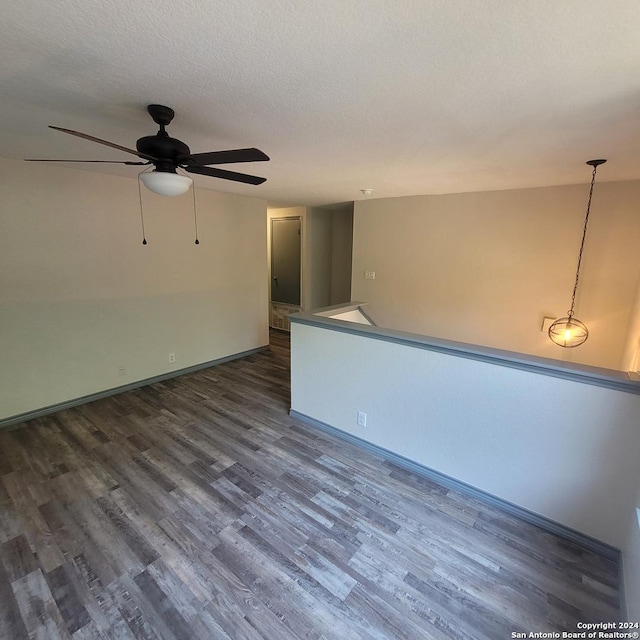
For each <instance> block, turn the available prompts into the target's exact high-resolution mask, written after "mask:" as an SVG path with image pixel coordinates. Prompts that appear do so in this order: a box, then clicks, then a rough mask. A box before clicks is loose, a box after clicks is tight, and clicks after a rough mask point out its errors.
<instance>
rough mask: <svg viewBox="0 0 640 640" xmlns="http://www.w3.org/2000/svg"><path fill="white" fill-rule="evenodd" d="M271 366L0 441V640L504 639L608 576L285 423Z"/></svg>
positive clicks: (90, 408) (587, 605) (505, 521)
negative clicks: (0, 639) (59, 639)
mask: <svg viewBox="0 0 640 640" xmlns="http://www.w3.org/2000/svg"><path fill="white" fill-rule="evenodd" d="M288 355H289V353H288V340H287V336H286V334H282V333H276V332H274V333H273V336H272V346H271V348H270V350H269V351H265V352H262V353H258V354H256V355H253V356H251V357H248V358H245V359H243V360H236V361H233V362H229V363H226V364H223V365H220V366H217V367H214V368H211V369H207V370H204V371H201V372H198V373H194V374H190V375H186V376H183V377H181V378H177V379H174V380H170V381H167V382H163V383H159V384H154V385H152V386H149V387H146V388H143V389H138V390H136V391H132V392H128V393H124V394H121V395H118V396H114V397H112V398H108V399H105V400H100V401H97V402H93V403H91V404H87V405H84V406H81V407H77V408H74V409H70V410H67V411H62V412H60V413H57V414H54V415H51V416H47V417H44V418H39V419H36V420H32V421H30V422H28V423H25V424H23V425H20V426H19V427H18V428H15V429H13V430H4V431H2V432H0V476H1V482H0V511H1V519H0V560H1V561H0V638H2V639H3V640H4V639H6V640H21V639H23V638H42V639H46V640H53V639H56V638H74V639H78V640H80V639H82V640H88V639H95V638H98V639H107V638H110V639H116V638H117V639H131V640H133V639H137V640H139V639H165V640H193V639H200V640H211V639H216V640H217V639H222V640H224V639H232V640H245V639H246V640H296V639H300V638H309V639H314V640H329V639H340V640H349V639H353V640H356V639H367V640H371V639H383V638H385V639H391V638H393V639H410V640H415V639H419V638H436V639H441V638H467V639H474V640H476V639H483V638H487V639H491V640H496V639H499V638H511V633H512V632H514V631H520V632H525V631H554V630H556V631H574V630H575V629H576V627H575V625H576V622H577V621H585V622H589V621H591V622H601V621H614V620H616V619H617V616H618V567H617V566H616V563H615V562H613V561H611V560H607V559H604V558H602V557H599V556H598V555H595V554H593V553H591V552H588V551H585V550H583V549H581V548H580V547H578V546H576V545H575V544H573V543H569V542H567V541H564V540H562V539H560V538H557V537H554V536H553V535H550V534H548V533H545V532H544V531H542V530H540V529H538V528H536V527H534V526H532V525H528V524H526V523H523V522H521V521H519V520H518V519H516V518H513V517H511V516H507V515H504V514H503V513H501V512H500V511H497V510H495V509H493V508H489V507H487V506H484V505H482V504H480V503H478V502H475V501H474V500H471V499H469V498H466V497H464V496H462V495H460V494H458V493H456V492H454V491H451V490H448V489H445V488H443V487H441V486H438V485H436V484H434V483H433V482H430V481H428V480H426V479H423V478H420V477H417V476H415V475H412V474H411V473H408V472H406V471H404V470H403V469H401V468H399V467H396V466H394V465H393V464H389V463H386V462H384V461H383V460H382V459H379V458H376V457H375V456H373V455H371V454H369V453H366V452H363V451H361V450H359V449H358V448H357V447H354V446H352V445H350V444H347V443H345V442H343V441H340V440H338V439H334V438H332V437H330V436H327V435H325V434H323V433H318V432H316V431H314V430H313V429H311V428H308V427H306V426H304V425H302V424H301V423H299V422H296V421H295V420H294V419H292V418H290V417H289V416H288V414H287V411H288V408H289V368H288V367H289V364H288Z"/></svg>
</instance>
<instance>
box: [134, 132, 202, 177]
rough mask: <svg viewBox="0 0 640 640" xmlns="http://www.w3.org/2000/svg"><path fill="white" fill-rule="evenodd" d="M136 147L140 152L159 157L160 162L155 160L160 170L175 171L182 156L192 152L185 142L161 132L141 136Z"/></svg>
mask: <svg viewBox="0 0 640 640" xmlns="http://www.w3.org/2000/svg"><path fill="white" fill-rule="evenodd" d="M136 149H137V150H138V151H139V152H140V153H144V154H146V155H148V156H152V157H154V158H158V159H159V160H160V162H154V164H155V165H156V169H157V170H158V171H171V172H175V169H176V165H178V164H181V160H180V158H184V157H185V156H188V155H190V154H191V150H190V149H189V147H188V146H187V145H186V144H185V143H184V142H182V141H181V140H177V139H176V138H171V137H169V136H168V135H166V134H165V135H162V134H161V133H158V134H157V135H155V136H144V138H140V139H139V140H138V141H137V142H136Z"/></svg>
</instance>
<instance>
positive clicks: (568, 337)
mask: <svg viewBox="0 0 640 640" xmlns="http://www.w3.org/2000/svg"><path fill="white" fill-rule="evenodd" d="M549 337H550V338H551V340H553V342H555V343H556V344H557V345H558V346H560V347H566V348H568V349H570V348H572V347H579V346H580V345H581V344H582V343H583V342H586V340H587V338H588V337H589V329H587V326H586V325H585V324H584V322H580V320H576V319H574V318H572V317H569V316H566V317H564V318H558V319H557V320H556V321H555V322H554V323H553V324H552V325H551V326H550V327H549Z"/></svg>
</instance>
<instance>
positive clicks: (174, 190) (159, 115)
mask: <svg viewBox="0 0 640 640" xmlns="http://www.w3.org/2000/svg"><path fill="white" fill-rule="evenodd" d="M147 111H148V112H149V115H150V116H151V117H152V118H153V120H154V122H155V123H156V124H158V125H159V127H160V129H159V130H158V133H156V134H155V135H154V136H144V137H142V138H140V139H139V140H138V141H137V142H136V150H135V151H134V150H133V149H129V148H127V147H123V146H121V145H119V144H115V143H113V142H108V141H107V140H101V139H100V138H95V137H94V136H90V135H87V134H86V133H81V132H80V131H73V130H72V129H63V128H62V127H53V126H50V128H51V129H55V130H56V131H62V132H63V133H68V134H70V135H72V136H77V137H78V138H84V139H85V140H90V141H91V142H97V143H98V144H102V145H105V146H107V147H111V148H113V149H119V150H120V151H124V152H125V153H130V154H132V155H134V156H138V157H139V158H142V159H143V160H146V162H132V161H122V160H48V159H36V158H28V159H26V161H27V162H94V163H106V164H126V165H142V166H144V165H154V167H155V168H154V170H153V171H145V172H143V173H142V174H140V179H141V180H142V182H143V183H144V185H145V186H146V187H147V188H148V189H150V190H151V191H154V192H155V193H158V194H160V195H165V196H174V195H182V194H183V193H186V192H187V190H188V189H189V187H190V186H191V183H192V181H191V178H189V177H188V176H186V175H182V174H180V173H178V172H177V171H176V169H178V168H180V169H184V170H185V171H187V172H189V173H197V174H200V175H203V176H211V177H212V178H221V179H222V180H234V181H235V182H244V183H246V184H254V185H258V184H262V183H263V182H265V180H266V178H260V177H258V176H252V175H248V174H246V173H236V172H235V171H227V170H226V169H217V168H214V167H210V166H207V165H211V164H229V163H233V162H262V161H266V160H269V156H268V155H266V154H265V153H263V152H262V151H260V149H255V148H249V149H230V150H227V151H209V152H208V153H191V150H190V149H189V147H188V146H187V145H186V144H185V143H184V142H182V141H181V140H177V139H176V138H171V137H170V136H169V134H168V133H167V131H166V129H165V127H166V126H167V125H168V124H169V123H170V122H171V121H172V120H173V117H174V116H175V112H174V111H173V109H171V108H169V107H165V106H163V105H160V104H150V105H148V106H147Z"/></svg>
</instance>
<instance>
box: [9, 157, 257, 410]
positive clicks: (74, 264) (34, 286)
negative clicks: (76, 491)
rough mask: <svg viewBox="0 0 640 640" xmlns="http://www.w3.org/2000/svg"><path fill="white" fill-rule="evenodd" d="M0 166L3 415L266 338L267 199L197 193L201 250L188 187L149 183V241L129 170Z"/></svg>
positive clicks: (236, 350) (146, 203)
mask: <svg viewBox="0 0 640 640" xmlns="http://www.w3.org/2000/svg"><path fill="white" fill-rule="evenodd" d="M0 170H1V171H2V182H1V184H0V314H1V319H0V351H1V355H0V357H1V359H2V367H0V418H5V417H8V416H13V415H16V414H20V413H23V412H28V411H31V410H36V409H39V408H42V407H45V406H49V405H52V404H56V403H60V402H63V401H66V400H71V399H74V398H78V397H81V396H84V395H87V394H91V393H94V392H98V391H102V390H106V389H111V388H114V387H117V386H121V385H124V384H128V383H131V382H135V381H137V380H142V379H146V378H149V377H152V376H154V375H159V374H162V373H166V372H169V371H172V370H177V369H182V368H185V367H188V366H191V365H195V364H199V363H203V362H208V361H210V360H214V359H216V358H220V357H224V356H227V355H231V354H235V353H239V352H242V351H245V350H248V349H252V348H255V347H259V346H263V345H265V344H267V343H268V329H267V276H266V233H265V226H264V216H265V212H266V203H265V201H264V200H261V199H258V198H246V197H240V196H234V195H228V194H223V193H219V192H214V191H208V190H203V189H199V190H198V191H197V194H196V196H197V205H198V226H199V232H200V233H199V235H200V242H201V244H200V245H199V246H195V245H194V243H193V240H194V236H193V209H192V200H191V196H190V195H189V196H182V197H179V198H163V197H161V196H157V195H155V194H153V193H151V192H149V191H147V190H145V189H143V197H144V207H145V223H146V231H147V239H148V242H149V244H148V245H147V246H144V247H143V246H142V245H141V236H140V208H139V204H138V187H137V182H136V180H135V179H130V178H123V177H116V176H111V175H101V174H96V173H91V172H88V171H81V170H75V169H69V168H62V167H58V166H52V165H37V164H26V163H23V162H19V161H11V160H3V159H0ZM169 353H175V356H176V361H175V364H170V363H169V361H168V354H169ZM119 368H125V369H126V375H119V374H118V370H119Z"/></svg>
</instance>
